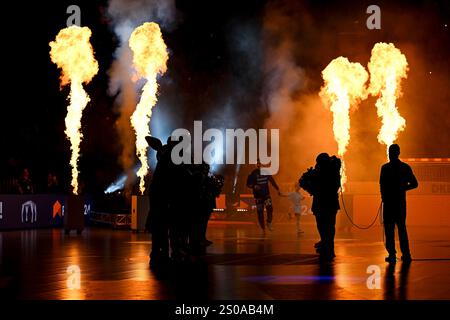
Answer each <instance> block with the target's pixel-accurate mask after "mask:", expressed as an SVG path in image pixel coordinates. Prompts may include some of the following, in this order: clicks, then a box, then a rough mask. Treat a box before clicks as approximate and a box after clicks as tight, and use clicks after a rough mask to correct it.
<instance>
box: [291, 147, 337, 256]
mask: <svg viewBox="0 0 450 320" xmlns="http://www.w3.org/2000/svg"><path fill="white" fill-rule="evenodd" d="M340 168H341V161H340V159H338V158H336V157H335V156H333V157H330V156H329V155H328V154H327V153H321V154H319V155H318V156H317V158H316V165H315V167H314V169H312V168H310V169H308V171H307V172H306V173H305V174H303V175H302V177H301V178H300V180H299V184H300V186H301V187H302V188H303V189H305V190H306V191H308V192H309V193H310V194H311V195H312V196H313V203H312V208H311V210H312V212H313V214H314V216H315V217H316V223H317V230H318V232H319V235H320V242H319V243H317V244H316V245H317V246H316V247H317V252H319V253H320V258H321V259H322V260H332V259H333V258H334V257H335V253H334V236H335V233H336V231H335V230H336V214H337V212H338V210H339V209H340V206H339V194H338V191H339V188H340V187H341V175H340Z"/></svg>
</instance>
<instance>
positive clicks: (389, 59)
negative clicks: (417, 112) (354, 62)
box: [368, 42, 408, 148]
mask: <svg viewBox="0 0 450 320" xmlns="http://www.w3.org/2000/svg"><path fill="white" fill-rule="evenodd" d="M368 68H369V72H370V85H369V89H368V90H369V93H370V95H372V96H379V98H378V100H377V102H376V104H375V105H376V107H377V114H378V117H380V118H381V123H382V125H381V128H380V132H379V133H378V142H380V143H382V144H385V145H386V146H387V148H389V146H390V145H391V144H392V143H394V141H395V140H396V139H397V136H398V134H399V132H400V131H403V130H404V129H405V127H406V121H405V119H404V118H403V117H402V116H401V115H400V113H399V112H398V109H397V106H396V101H397V99H398V98H399V97H401V95H402V92H401V87H400V83H401V80H402V79H403V78H406V77H407V72H408V62H407V60H406V57H405V55H404V54H402V53H401V51H400V50H399V49H397V48H396V47H395V46H394V45H393V44H392V43H389V44H388V43H383V42H380V43H377V44H375V46H374V47H373V49H372V56H371V57H370V61H369V64H368Z"/></svg>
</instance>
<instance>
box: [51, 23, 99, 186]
mask: <svg viewBox="0 0 450 320" xmlns="http://www.w3.org/2000/svg"><path fill="white" fill-rule="evenodd" d="M91 35H92V33H91V30H90V29H89V28H88V27H78V26H75V25H74V26H70V27H67V28H64V29H62V30H61V31H60V32H59V33H58V35H57V36H56V39H55V41H52V42H50V48H51V49H50V58H51V60H52V62H53V63H55V64H56V65H57V66H58V68H60V69H61V78H60V80H61V87H63V86H65V85H68V84H70V94H69V106H68V107H67V116H66V119H65V123H66V130H65V134H66V135H67V137H68V138H69V141H70V149H71V150H72V154H71V157H70V165H71V167H72V181H71V185H72V187H73V193H74V194H78V168H77V165H78V158H79V153H80V143H81V139H82V138H83V135H82V133H81V132H80V128H81V117H82V115H83V110H84V108H85V107H86V105H87V104H88V102H89V100H90V99H89V96H88V94H87V93H86V91H84V89H83V83H89V82H90V81H91V80H92V78H93V77H94V76H95V75H96V74H97V72H98V63H97V61H96V60H95V57H94V50H93V49H92V46H91V44H90V42H89V39H90V37H91Z"/></svg>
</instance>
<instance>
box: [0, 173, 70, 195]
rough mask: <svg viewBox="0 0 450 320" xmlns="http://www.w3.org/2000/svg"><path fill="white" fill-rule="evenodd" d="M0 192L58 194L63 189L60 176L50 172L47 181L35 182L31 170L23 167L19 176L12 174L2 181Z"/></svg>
mask: <svg viewBox="0 0 450 320" xmlns="http://www.w3.org/2000/svg"><path fill="white" fill-rule="evenodd" d="M1 182H2V183H1V186H0V193H2V194H35V193H41V194H58V193H62V192H63V190H62V188H61V186H60V184H59V180H58V177H57V176H56V175H55V174H54V173H52V172H49V173H48V175H47V180H46V182H45V183H43V181H42V183H35V181H34V180H33V179H32V177H31V173H30V170H29V169H28V168H23V170H22V171H21V174H20V175H19V176H10V177H8V178H4V179H2V181H1Z"/></svg>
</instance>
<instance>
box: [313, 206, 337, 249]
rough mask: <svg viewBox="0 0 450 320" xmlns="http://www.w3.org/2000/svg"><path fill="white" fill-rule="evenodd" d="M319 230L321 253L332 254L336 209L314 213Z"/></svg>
mask: <svg viewBox="0 0 450 320" xmlns="http://www.w3.org/2000/svg"><path fill="white" fill-rule="evenodd" d="M315 217H316V223H317V230H318V231H319V235H320V241H321V243H322V245H321V251H320V253H321V254H325V255H334V236H335V234H336V211H330V212H321V213H317V214H316V215H315Z"/></svg>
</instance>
